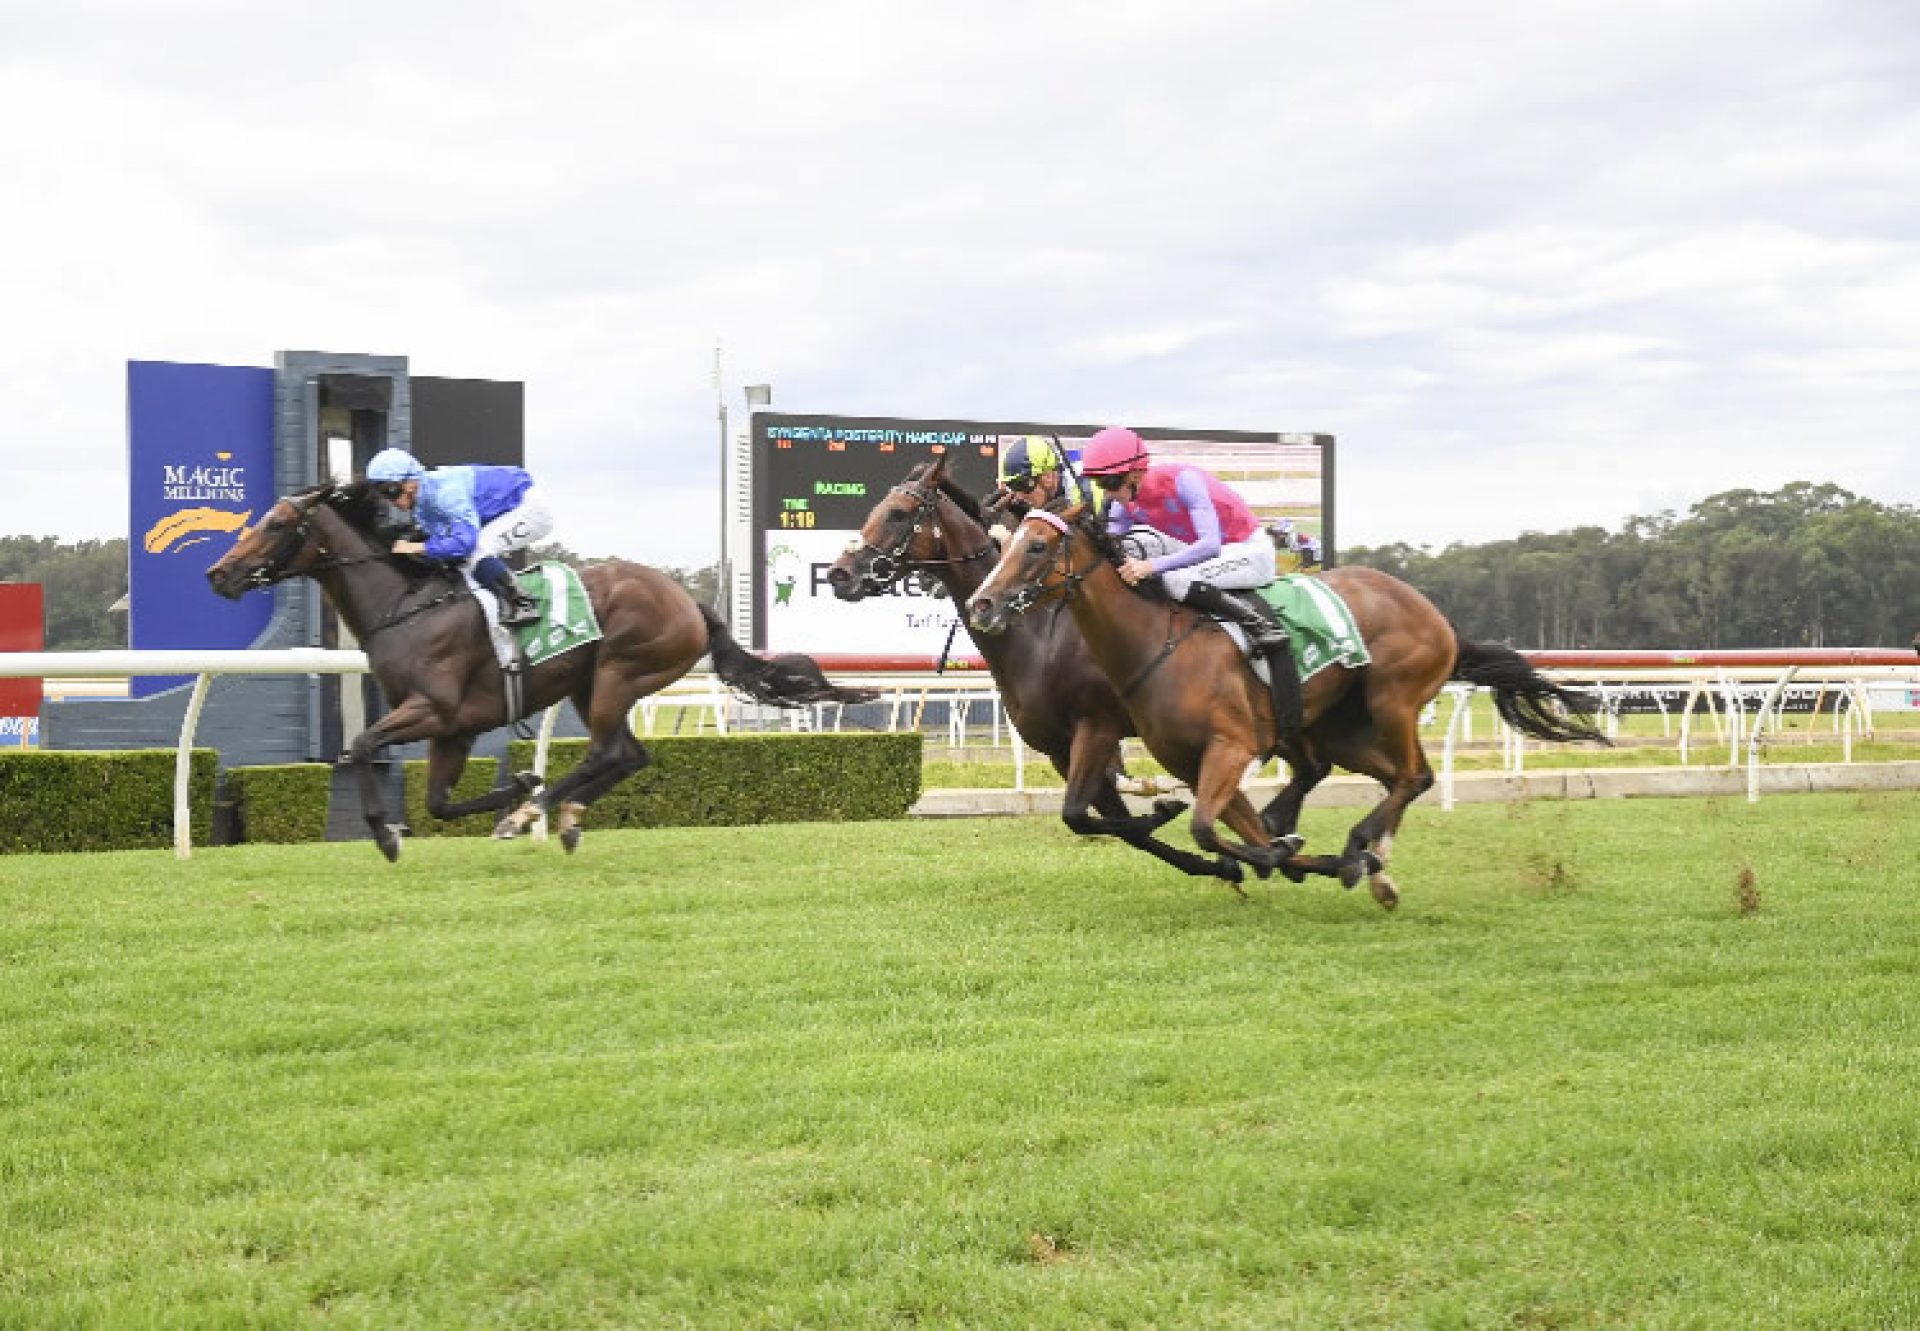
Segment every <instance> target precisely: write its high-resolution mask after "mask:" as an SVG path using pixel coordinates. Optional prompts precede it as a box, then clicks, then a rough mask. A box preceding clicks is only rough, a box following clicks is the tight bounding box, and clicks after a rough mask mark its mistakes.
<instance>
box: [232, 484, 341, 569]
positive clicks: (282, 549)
mask: <svg viewBox="0 0 1920 1331" xmlns="http://www.w3.org/2000/svg"><path fill="white" fill-rule="evenodd" d="M332 494H333V492H332V491H331V490H321V491H316V492H315V493H314V495H313V497H312V498H311V499H309V500H308V501H307V502H306V503H304V504H302V503H301V502H300V501H299V500H298V499H288V500H287V501H286V503H287V504H288V505H289V506H290V507H291V508H292V509H293V511H294V513H295V514H296V515H297V516H298V518H299V521H297V522H295V523H294V524H293V526H292V527H291V528H289V529H288V530H287V532H286V534H285V535H283V536H281V537H280V538H279V540H278V541H277V542H275V544H274V547H273V549H272V550H271V551H269V552H268V554H267V557H266V558H265V559H263V560H261V561H260V563H259V565H258V566H256V567H255V568H254V570H253V571H252V572H251V573H249V574H247V578H246V584H245V585H246V587H247V589H248V590H250V591H251V590H257V589H259V588H263V587H271V586H273V585H274V584H275V583H280V582H285V581H286V580H287V579H288V578H291V577H295V576H297V575H299V574H301V573H305V572H308V571H310V570H314V569H315V568H316V567H326V568H333V567H336V566H337V565H338V564H339V563H342V562H357V561H341V560H335V559H334V557H333V555H332V552H331V551H329V550H328V549H327V547H326V545H325V543H324V539H323V538H321V537H318V536H315V535H314V534H313V515H314V513H315V511H316V510H318V509H319V507H320V505H321V504H323V503H325V502H326V501H327V500H328V499H329V498H331V497H332ZM269 515H271V512H269ZM309 538H311V539H312V540H313V542H314V553H315V556H316V557H317V558H318V559H324V560H329V561H332V562H329V563H327V564H325V565H319V566H317V565H313V564H310V565H308V566H307V568H306V569H296V568H294V566H293V565H294V561H295V560H297V559H298V558H299V557H300V552H301V551H302V550H305V549H306V548H307V542H308V540H309Z"/></svg>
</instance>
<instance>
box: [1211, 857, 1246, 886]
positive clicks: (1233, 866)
mask: <svg viewBox="0 0 1920 1331" xmlns="http://www.w3.org/2000/svg"><path fill="white" fill-rule="evenodd" d="M1213 871H1214V873H1215V874H1216V875H1218V876H1219V877H1221V878H1224V879H1226V881H1228V882H1229V883H1232V884H1233V885H1234V886H1235V887H1238V886H1240V884H1241V883H1244V882H1245V881H1246V880H1247V876H1246V874H1245V873H1243V872H1242V871H1241V869H1240V861H1239V860H1236V859H1234V858H1232V857H1231V856H1228V855H1221V856H1218V857H1216V858H1215V859H1214V861H1213Z"/></svg>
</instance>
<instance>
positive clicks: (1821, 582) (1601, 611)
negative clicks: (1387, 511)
mask: <svg viewBox="0 0 1920 1331" xmlns="http://www.w3.org/2000/svg"><path fill="white" fill-rule="evenodd" d="M531 553H532V554H533V555H534V556H536V557H539V558H547V559H558V560H561V561H562V562H565V563H569V564H573V565H575V566H579V565H581V564H584V563H588V562H591V561H588V560H586V559H583V558H582V557H581V556H579V555H576V554H574V553H573V552H572V551H571V550H568V549H567V548H566V547H565V546H562V545H545V546H540V547H536V549H535V550H534V551H532V552H531ZM1340 560H1341V562H1342V563H1346V564H1367V565H1370V566H1372V567H1374V568H1378V569H1383V570H1385V571H1386V572H1388V573H1392V574H1393V575H1394V576H1396V577H1399V578H1402V579H1404V580H1405V581H1407V582H1410V583H1412V584H1413V585H1414V586H1415V587H1418V588H1419V589H1420V590H1421V591H1423V592H1425V593H1426V594H1427V595H1428V596H1429V597H1431V598H1432V599H1433V601H1434V602H1435V604H1437V605H1438V606H1439V607H1440V608H1441V610H1443V611H1445V612H1446V614H1447V616H1448V617H1449V618H1450V619H1452V620H1453V622H1454V624H1455V625H1457V626H1458V627H1459V629H1460V631H1461V632H1462V633H1464V634H1465V635H1466V636H1467V637H1469V638H1473V639H1476V640H1478V641H1482V642H1504V643H1510V644H1512V645H1513V646H1516V647H1521V648H1569V647H1595V648H1606V647H1654V648H1687V647H1698V648H1731V647H1904V646H1906V645H1907V644H1908V643H1910V642H1911V641H1913V637H1914V634H1915V631H1916V630H1920V509H1915V508H1912V507H1908V506H1904V505H1893V506H1889V505H1885V504H1879V503H1875V502H1874V501H1873V500H1870V499H1863V498H1860V497H1859V496H1857V495H1853V494H1849V493H1848V492H1847V491H1845V490H1843V489H1841V488H1840V487H1838V486H1835V485H1816V484H1812V483H1809V482H1804V481H1802V482H1796V483H1794V484H1792V485H1788V486H1786V487H1784V488H1782V489H1780V490H1777V491H1774V492H1771V493H1765V492H1760V491H1755V490H1728V491H1726V492H1725V493H1723V494H1717V495H1713V496H1711V497H1709V498H1707V499H1703V500H1701V501H1700V502H1699V503H1697V504H1695V505H1694V506H1693V507H1692V508H1691V509H1689V510H1688V511H1687V513H1686V515H1685V516H1676V515H1675V514H1673V513H1659V514H1655V515H1653V516H1651V517H1637V518H1632V519H1630V520H1629V521H1628V522H1627V523H1626V524H1625V525H1624V526H1623V527H1622V528H1621V530H1620V531H1618V532H1609V531H1607V530H1605V529H1604V528H1601V527H1576V528H1574V529H1573V530H1571V531H1564V532H1554V533H1538V532H1528V533H1526V534H1524V535H1521V536H1518V537H1515V538H1514V539H1512V540H1506V541H1490V542H1487V543H1485V544H1482V545H1450V546H1448V547H1446V548H1445V549H1444V550H1441V551H1439V552H1437V553H1435V552H1433V551H1430V550H1427V549H1423V548H1419V547H1415V546H1410V545H1404V544H1394V545H1381V546H1368V547H1359V548H1356V549H1352V550H1346V551H1342V552H1341V553H1340ZM661 571H662V572H664V573H666V574H667V575H668V576H669V577H672V578H673V579H674V580H675V581H677V582H679V583H680V584H681V585H682V586H683V587H685V588H687V590H688V591H689V592H691V593H692V594H693V596H694V598H695V599H696V600H699V601H702V602H704V603H706V604H712V603H713V601H714V598H715V596H716V595H717V592H718V587H719V576H718V569H717V568H716V567H714V566H713V565H707V566H706V567H703V568H663V569H662V570H661ZM0 582H38V583H42V584H44V586H45V588H46V604H47V647H48V649H49V650H54V651H85V650H90V649H95V648H103V647H124V646H125V645H126V616H125V615H121V614H114V613H111V612H110V609H109V608H110V607H111V606H112V605H113V603H114V602H115V601H117V600H118V599H119V598H120V596H121V595H122V594H123V593H125V591H126V589H127V543H126V542H125V541H124V540H111V541H79V542H75V543H64V542H61V541H58V540H56V539H54V538H53V537H34V536H5V537H0Z"/></svg>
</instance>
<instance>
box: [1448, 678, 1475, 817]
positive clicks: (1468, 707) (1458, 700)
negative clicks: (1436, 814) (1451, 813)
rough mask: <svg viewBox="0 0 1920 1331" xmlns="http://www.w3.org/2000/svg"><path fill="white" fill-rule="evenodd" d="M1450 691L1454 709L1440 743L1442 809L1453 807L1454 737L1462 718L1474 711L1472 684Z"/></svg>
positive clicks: (1456, 686)
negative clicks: (1445, 733) (1444, 736)
mask: <svg viewBox="0 0 1920 1331" xmlns="http://www.w3.org/2000/svg"><path fill="white" fill-rule="evenodd" d="M1447 692H1448V693H1451V694H1452V695H1453V710H1452V711H1451V712H1449V713H1448V714H1447V736H1446V738H1445V739H1444V740H1443V741H1441V744H1440V807H1441V809H1442V810H1447V809H1451V808H1453V744H1454V737H1455V736H1456V735H1457V734H1458V733H1459V731H1460V718H1461V717H1463V716H1470V714H1471V712H1472V702H1473V688H1472V686H1470V685H1469V686H1466V687H1461V686H1458V685H1454V686H1450V687H1449V688H1448V689H1447Z"/></svg>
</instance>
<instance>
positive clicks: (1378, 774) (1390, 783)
mask: <svg viewBox="0 0 1920 1331" xmlns="http://www.w3.org/2000/svg"><path fill="white" fill-rule="evenodd" d="M1342 748H1343V751H1342V752H1338V753H1335V754H1334V757H1335V760H1336V761H1338V762H1339V763H1340V765H1341V766H1342V767H1345V768H1348V769H1349V770H1351V771H1355V772H1363V773H1365V774H1366V775H1368V776H1371V777H1373V778H1374V779H1375V780H1376V781H1378V782H1380V784H1381V785H1383V786H1385V787H1386V788H1387V793H1386V796H1385V798H1383V799H1382V800H1381V801H1380V802H1379V803H1378V804H1376V805H1375V806H1374V807H1373V808H1372V809H1370V810H1368V812H1367V816H1366V817H1364V818H1362V819H1361V820H1360V821H1359V822H1358V823H1355V824H1354V826H1353V830H1352V831H1350V832H1349V833H1347V845H1346V850H1345V852H1344V853H1343V854H1342V855H1341V859H1340V881H1341V883H1343V884H1344V885H1345V886H1347V887H1349V888H1351V887H1356V886H1358V885H1359V883H1360V880H1361V879H1362V878H1365V879H1366V880H1367V888H1368V890H1369V891H1370V892H1372V893H1373V899H1374V900H1375V901H1377V902H1379V903H1380V904H1381V905H1382V906H1384V907H1385V908H1386V909H1388V910H1392V909H1393V908H1394V907H1395V906H1397V905H1399V904H1400V890H1399V888H1398V887H1397V886H1396V885H1395V884H1394V881H1393V879H1392V878H1390V877H1389V876H1388V875H1387V862H1388V860H1389V859H1390V858H1391V856H1392V853H1393V838H1394V834H1395V833H1396V832H1398V831H1399V829H1400V820H1401V819H1402V818H1403V817H1404V816H1405V815H1406V811H1407V806H1408V805H1410V804H1412V803H1413V802H1414V801H1415V800H1417V799H1419V798H1420V796H1422V795H1424V794H1425V793H1426V792H1427V791H1428V790H1429V789H1431V788H1432V786H1433V768H1432V766H1431V765H1430V764H1429V763H1428V762H1427V754H1426V750H1425V749H1424V748H1422V747H1421V744H1420V732H1419V713H1418V711H1417V710H1416V709H1412V708H1408V707H1404V706H1402V707H1389V706H1384V705H1381V706H1377V707H1376V710H1375V711H1374V714H1373V725H1372V727H1371V728H1370V729H1369V730H1368V732H1366V733H1365V734H1356V735H1353V736H1349V737H1348V738H1347V741H1346V743H1345V744H1343V746H1342Z"/></svg>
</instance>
